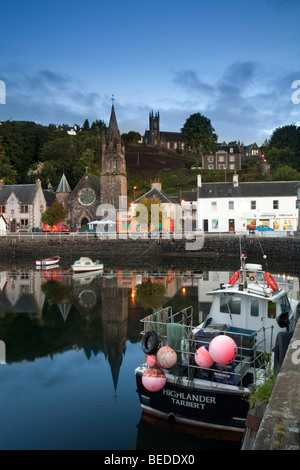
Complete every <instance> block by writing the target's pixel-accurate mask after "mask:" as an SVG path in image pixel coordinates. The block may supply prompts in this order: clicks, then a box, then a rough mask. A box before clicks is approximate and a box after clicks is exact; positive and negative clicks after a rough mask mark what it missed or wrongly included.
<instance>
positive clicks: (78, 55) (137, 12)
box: [0, 0, 300, 145]
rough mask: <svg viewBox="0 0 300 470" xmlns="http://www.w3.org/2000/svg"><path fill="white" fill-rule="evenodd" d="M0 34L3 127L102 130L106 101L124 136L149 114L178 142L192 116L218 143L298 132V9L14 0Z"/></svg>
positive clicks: (299, 2) (282, 1) (3, 7)
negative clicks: (205, 121) (17, 123)
mask: <svg viewBox="0 0 300 470" xmlns="http://www.w3.org/2000/svg"><path fill="white" fill-rule="evenodd" d="M0 25H1V26H0V80H1V81H2V83H4V84H5V91H6V93H5V103H3V101H4V100H3V98H2V102H1V94H0V103H1V104H0V121H6V120H8V119H10V118H13V119H14V120H25V121H35V120H36V121H37V123H39V124H44V125H48V124H50V123H54V124H63V123H67V124H69V125H73V124H74V123H77V124H79V125H82V124H83V122H84V120H85V119H88V120H89V122H90V124H91V123H92V122H93V121H94V120H96V119H100V120H103V121H104V122H105V123H106V124H107V125H108V122H109V117H110V110H111V103H112V101H111V98H112V95H114V100H115V101H114V104H115V110H116V116H117V121H118V125H119V129H120V132H121V133H123V132H128V131H130V130H134V131H137V132H139V133H141V134H142V135H143V134H144V132H145V130H146V129H148V128H149V112H150V111H152V110H153V111H154V112H157V111H159V113H160V130H162V131H174V132H179V131H180V129H181V128H182V126H183V125H184V123H185V122H186V120H187V119H188V118H189V116H190V115H191V114H194V113H198V112H199V113H201V114H203V115H204V116H206V117H207V118H209V119H210V120H211V123H212V126H213V127H214V129H215V131H216V134H217V135H218V140H219V142H221V141H224V140H225V141H226V142H228V141H230V140H240V141H241V142H244V143H245V144H250V143H253V142H257V144H258V145H261V144H262V142H263V141H264V140H265V139H266V138H269V137H270V136H271V135H272V132H273V131H274V130H275V129H276V128H278V127H282V126H284V125H289V124H297V125H300V104H297V103H293V101H292V95H293V93H294V92H295V89H293V88H292V84H293V83H294V82H295V81H297V80H298V81H300V0H239V1H238V0H211V1H207V0H185V1H177V0H172V1H171V0H159V1H157V0H149V1H148V2H141V1H140V0H139V1H137V0H127V1H123V0H122V1H120V0H116V1H114V2H109V1H105V2H104V1H102V0H88V1H86V2H83V1H80V2H79V1H78V0H73V1H67V0H60V1H57V0H52V2H44V1H36V0H27V1H24V0H11V1H9V2H1V4H0ZM0 83H1V82H0ZM299 88H300V82H299ZM0 91H1V90H0ZM2 96H3V86H2ZM299 96H300V93H299V94H298V97H299Z"/></svg>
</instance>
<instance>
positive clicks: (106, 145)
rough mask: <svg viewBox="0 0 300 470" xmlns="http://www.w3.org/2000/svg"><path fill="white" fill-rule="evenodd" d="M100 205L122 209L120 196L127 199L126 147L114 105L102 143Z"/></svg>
mask: <svg viewBox="0 0 300 470" xmlns="http://www.w3.org/2000/svg"><path fill="white" fill-rule="evenodd" d="M100 185H101V186H100V187H101V189H100V203H101V204H112V205H113V206H114V207H115V208H116V210H119V209H121V207H120V199H119V197H120V196H126V197H127V176H126V161H125V146H124V144H123V142H122V139H121V135H120V132H119V129H118V124H117V119H116V114H115V108H114V103H113V104H112V109H111V115H110V121H109V127H108V130H107V133H106V136H105V138H104V139H103V142H102V167H101V174H100Z"/></svg>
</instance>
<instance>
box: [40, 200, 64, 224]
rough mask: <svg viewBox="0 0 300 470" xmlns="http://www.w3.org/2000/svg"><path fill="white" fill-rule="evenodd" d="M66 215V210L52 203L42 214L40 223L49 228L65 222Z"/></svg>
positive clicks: (59, 204) (58, 204)
mask: <svg viewBox="0 0 300 470" xmlns="http://www.w3.org/2000/svg"><path fill="white" fill-rule="evenodd" d="M67 215H68V211H67V209H65V207H64V206H63V205H62V204H61V203H60V202H57V201H56V202H54V203H53V204H52V206H50V207H49V208H48V209H47V210H46V211H45V212H43V214H42V222H43V223H44V224H48V225H50V226H51V231H52V227H53V225H56V224H58V223H59V222H62V221H63V220H65V218H66V217H67Z"/></svg>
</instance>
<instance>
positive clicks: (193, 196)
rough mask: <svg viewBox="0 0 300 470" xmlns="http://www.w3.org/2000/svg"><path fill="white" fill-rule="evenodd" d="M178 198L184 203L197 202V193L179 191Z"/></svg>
mask: <svg viewBox="0 0 300 470" xmlns="http://www.w3.org/2000/svg"><path fill="white" fill-rule="evenodd" d="M180 198H181V199H184V200H185V201H197V191H180Z"/></svg>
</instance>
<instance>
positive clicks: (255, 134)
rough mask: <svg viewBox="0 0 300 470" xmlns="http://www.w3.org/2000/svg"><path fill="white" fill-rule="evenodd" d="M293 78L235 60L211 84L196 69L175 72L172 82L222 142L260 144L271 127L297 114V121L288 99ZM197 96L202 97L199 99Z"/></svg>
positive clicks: (278, 125) (294, 75) (287, 74)
mask: <svg viewBox="0 0 300 470" xmlns="http://www.w3.org/2000/svg"><path fill="white" fill-rule="evenodd" d="M297 78H300V73H299V72H298V73H297V72H296V71H294V72H288V73H286V72H285V71H282V70H280V68H279V67H278V68H277V69H276V70H274V71H271V73H270V70H267V69H266V68H265V67H264V65H263V64H260V63H258V62H254V61H244V62H242V61H237V62H234V63H232V64H229V65H228V66H227V67H226V68H225V69H224V71H223V72H221V74H220V76H219V77H218V78H217V79H216V80H215V82H214V83H205V81H203V80H202V78H201V76H200V75H199V74H198V73H197V71H196V70H189V71H186V70H185V71H182V72H176V74H175V76H174V83H175V84H176V85H177V86H179V87H180V88H181V89H182V90H183V91H184V92H186V93H187V95H188V99H189V103H194V105H193V106H191V108H194V110H193V111H192V112H191V113H194V112H201V113H202V114H204V115H206V116H207V117H208V118H209V119H210V120H211V122H212V125H213V127H214V128H215V130H216V132H217V134H220V133H221V139H222V140H223V138H224V140H225V139H226V137H227V139H228V140H247V141H249V140H250V142H253V141H257V143H261V142H262V141H263V140H265V139H266V138H268V137H270V135H271V133H272V131H273V130H275V128H277V127H281V126H283V125H287V124H291V123H293V122H294V120H295V117H297V113H298V120H299V119H300V116H299V111H300V106H299V108H298V109H296V106H295V105H293V103H292V100H291V97H292V92H293V90H292V89H291V86H292V83H293V81H294V80H296V79H297ZM200 95H205V98H204V99H200V100H199V96H200ZM200 98H201V96H200ZM185 104H186V103H185ZM195 108H198V111H195Z"/></svg>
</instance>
